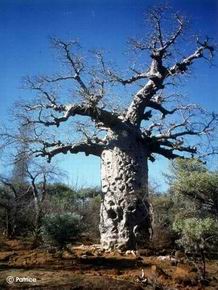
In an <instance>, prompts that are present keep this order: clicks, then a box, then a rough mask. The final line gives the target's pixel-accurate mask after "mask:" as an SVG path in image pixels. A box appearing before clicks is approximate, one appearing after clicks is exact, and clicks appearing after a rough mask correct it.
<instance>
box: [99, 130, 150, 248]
mask: <svg viewBox="0 0 218 290" xmlns="http://www.w3.org/2000/svg"><path fill="white" fill-rule="evenodd" d="M118 136H119V137H118V138H112V140H111V142H110V144H109V146H108V147H109V148H108V149H105V150H104V151H103V152H102V154H101V181H102V192H103V200H102V204H101V211H100V233H101V244H102V246H103V247H105V248H120V249H135V248H136V247H137V246H145V245H146V242H148V240H149V236H150V226H151V223H150V214H149V203H148V201H147V197H148V188H147V184H148V182H147V178H148V167H147V152H146V149H145V147H144V146H143V144H141V143H140V142H139V141H137V140H135V138H134V137H133V136H131V135H129V134H128V132H126V131H123V132H120V133H119V134H118ZM136 148H137V150H136Z"/></svg>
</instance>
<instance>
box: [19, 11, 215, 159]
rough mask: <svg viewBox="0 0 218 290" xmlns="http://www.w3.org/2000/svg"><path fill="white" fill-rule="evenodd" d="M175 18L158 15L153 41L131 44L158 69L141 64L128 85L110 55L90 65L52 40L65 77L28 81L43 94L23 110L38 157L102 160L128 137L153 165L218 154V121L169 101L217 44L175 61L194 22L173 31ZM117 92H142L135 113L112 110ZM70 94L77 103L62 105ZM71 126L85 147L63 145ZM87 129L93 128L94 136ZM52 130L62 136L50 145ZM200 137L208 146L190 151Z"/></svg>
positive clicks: (206, 43) (202, 45) (154, 14)
mask: <svg viewBox="0 0 218 290" xmlns="http://www.w3.org/2000/svg"><path fill="white" fill-rule="evenodd" d="M167 15H168V12H167V11H166V10H165V9H162V8H156V9H153V10H151V11H150V13H149V17H150V18H149V20H150V24H151V26H152V28H153V32H152V34H151V35H152V36H151V37H149V38H148V39H146V40H138V39H131V40H130V44H131V47H132V48H133V50H134V51H135V52H136V53H138V54H142V55H144V56H146V55H147V56H149V57H150V64H149V66H147V65H146V64H143V63H141V64H140V68H139V69H137V68H136V65H135V66H134V67H131V68H130V69H129V72H128V77H127V78H125V77H123V76H122V75H121V73H118V72H117V71H115V70H114V69H112V68H111V67H110V65H109V64H108V62H106V61H105V58H104V56H103V53H102V52H95V53H94V55H95V58H94V57H93V58H90V59H88V60H87V58H85V57H84V56H82V55H81V52H80V51H81V48H80V46H79V44H78V43H77V42H75V41H74V42H65V41H63V40H59V39H52V43H53V45H54V46H55V48H56V49H57V50H58V52H59V55H60V59H61V61H62V64H64V70H63V73H58V74H55V75H52V76H41V77H37V78H27V79H26V86H27V87H28V88H30V89H31V90H32V91H34V92H35V93H36V99H35V101H34V102H31V103H29V104H27V103H26V102H25V103H24V104H23V105H21V110H20V113H19V114H18V115H19V117H22V119H23V122H24V123H25V124H28V125H29V124H31V126H32V127H33V128H34V133H35V134H34V136H31V138H29V139H30V140H29V141H30V142H32V144H37V146H35V147H33V149H32V150H33V152H34V153H36V154H37V155H41V156H47V157H48V159H49V160H50V159H51V158H52V157H53V156H55V155H57V154H59V153H67V152H71V153H78V152H84V153H85V154H87V155H88V154H93V155H97V156H100V154H101V152H102V150H104V149H105V148H107V147H108V146H109V144H110V140H111V138H112V137H111V136H113V133H115V134H116V133H117V132H122V131H127V132H128V133H130V134H131V136H133V137H135V138H137V140H139V141H140V142H142V143H143V144H144V146H146V148H147V149H148V157H149V158H150V159H151V160H154V158H155V154H160V155H163V156H165V157H166V158H169V159H172V158H175V157H178V156H183V154H182V153H184V156H188V155H189V156H190V155H191V156H192V155H193V154H196V155H198V156H202V152H200V150H201V149H202V143H204V144H206V141H207V146H206V147H205V146H204V147H205V148H206V149H208V150H206V151H204V152H203V154H212V153H215V151H216V148H214V147H213V146H212V136H213V134H212V133H213V132H214V130H215V127H216V125H217V119H218V116H217V114H215V113H212V114H208V113H207V112H206V111H205V110H203V109H201V108H200V107H199V106H197V105H195V104H183V101H182V97H181V96H180V95H178V94H172V93H171V94H170V96H169V95H167V93H168V92H169V91H170V90H169V89H168V88H169V87H173V86H172V84H173V83H175V79H176V78H177V77H179V76H182V75H184V74H186V73H187V72H189V71H190V69H191V67H192V66H193V65H194V63H195V62H199V61H202V60H205V59H206V60H207V61H209V60H211V59H212V57H213V54H214V46H213V45H212V44H211V43H210V39H209V38H206V39H204V40H202V41H201V40H200V38H198V37H196V41H195V48H194V49H193V51H192V52H191V53H188V52H187V55H185V56H184V57H181V58H180V59H177V60H176V61H174V59H175V58H174V56H173V54H175V50H174V48H175V47H177V46H181V45H183V46H184V45H185V43H184V40H183V34H184V32H185V29H186V25H185V24H186V20H185V18H184V17H182V16H180V15H178V14H174V15H173V17H172V19H171V21H172V24H173V25H172V26H171V27H173V28H172V31H166V27H165V25H164V19H165V18H164V17H166V16H167ZM174 26H176V27H175V29H174ZM168 29H169V28H168ZM187 51H188V49H187ZM179 56H180V54H178V57H179ZM141 59H145V57H144V58H141ZM142 67H144V69H141V68H142ZM64 85H66V88H65V87H64ZM115 85H117V86H118V87H120V86H121V87H122V86H124V87H125V91H127V90H129V91H130V92H134V93H133V96H132V100H131V101H130V102H129V105H128V106H127V107H126V108H124V109H122V110H117V109H115V110H113V109H111V108H110V107H109V106H108V105H107V97H108V96H110V95H111V94H113V92H114V87H115ZM66 94H68V95H70V101H69V102H64V101H63V100H64V99H65V98H64V97H63V98H62V97H60V96H61V95H66ZM61 100H62V101H61ZM71 121H74V123H73V124H72V123H71ZM66 122H68V123H69V126H68V127H67V128H68V129H67V130H68V133H67V135H68V136H70V137H71V136H72V137H75V138H76V139H78V138H79V139H81V140H80V141H78V140H77V141H76V142H72V140H71V138H69V139H68V140H66V138H65V140H61V136H62V134H63V131H64V130H65V129H66V128H65V123H66ZM87 123H88V124H93V127H91V129H90V130H89V126H90V125H88V126H87ZM75 124H76V125H75ZM81 124H82V126H81ZM75 126H76V129H75ZM44 127H49V128H51V127H55V128H59V127H60V128H59V131H57V132H59V133H54V132H53V131H50V132H52V133H51V136H50V138H49V136H48V132H49V130H47V129H48V128H47V129H46V131H45V130H44V129H42V128H44ZM78 128H79V129H78ZM94 128H95V129H94ZM93 132H94V133H93ZM45 134H46V135H45ZM57 136H58V137H57ZM193 136H198V137H199V140H200V141H199V143H197V142H195V146H193V145H190V144H193V138H192V137H193ZM200 142H201V143H200Z"/></svg>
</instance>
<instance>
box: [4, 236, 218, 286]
mask: <svg viewBox="0 0 218 290" xmlns="http://www.w3.org/2000/svg"><path fill="white" fill-rule="evenodd" d="M146 254H147V253H146V251H144V252H143V251H139V252H136V253H135V252H130V251H127V252H125V253H121V252H107V251H103V250H102V249H101V248H100V246H99V245H89V246H85V245H77V246H70V245H69V246H68V247H67V249H66V250H64V251H58V250H57V249H56V248H52V247H50V248H46V247H43V246H42V247H40V248H37V249H34V250H33V249H31V245H30V243H28V242H26V243H25V242H21V241H19V240H10V241H5V240H4V241H3V240H2V241H1V242H0V290H3V289H29V290H30V289H37V290H41V289H43V290H45V289H58V290H59V289H60V290H62V289H63V290H65V289H66V290H68V289H69V290H70V289H71V290H73V289H74V290H80V289H87V290H91V289H101V290H109V289H116V290H118V289H126V290H131V289H137V290H140V289H148V290H149V289H156V290H158V289H166V290H167V289H169V290H175V289H178V290H179V289H193V290H197V289H199V290H200V289H206V290H212V289H213V290H218V261H210V262H208V263H207V272H208V273H207V276H208V280H207V281H203V283H202V282H199V279H198V277H199V276H198V273H197V271H196V268H195V267H194V266H193V265H192V264H190V263H189V262H187V261H185V260H184V259H180V260H178V259H177V260H176V261H175V258H173V257H171V256H156V257H155V256H147V255H146ZM7 277H9V278H7Z"/></svg>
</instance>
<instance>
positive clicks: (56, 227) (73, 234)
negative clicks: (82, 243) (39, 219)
mask: <svg viewBox="0 0 218 290" xmlns="http://www.w3.org/2000/svg"><path fill="white" fill-rule="evenodd" d="M82 230H83V226H82V219H81V217H80V216H79V215H76V214H74V213H71V212H65V213H62V214H48V215H46V216H45V217H44V218H43V226H42V233H43V237H44V238H47V239H48V240H49V241H51V242H52V243H53V244H55V245H56V246H58V247H60V248H63V247H64V246H65V245H66V244H67V243H69V242H73V241H75V240H78V238H79V234H80V233H81V232H82Z"/></svg>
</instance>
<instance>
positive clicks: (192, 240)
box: [173, 217, 218, 277]
mask: <svg viewBox="0 0 218 290" xmlns="http://www.w3.org/2000/svg"><path fill="white" fill-rule="evenodd" d="M173 229H174V230H175V231H176V232H177V233H179V234H180V239H179V240H178V244H179V245H180V246H182V247H183V248H184V250H185V251H186V252H189V253H191V255H192V257H193V258H194V257H195V256H196V255H199V256H200V257H201V262H202V269H200V270H201V274H202V276H203V277H205V273H206V269H205V262H206V261H205V255H206V253H208V252H209V251H211V250H213V249H214V248H216V245H217V238H218V226H217V221H216V220H215V219H213V218H209V217H208V218H187V219H183V220H181V219H179V220H177V221H175V222H174V223H173Z"/></svg>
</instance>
